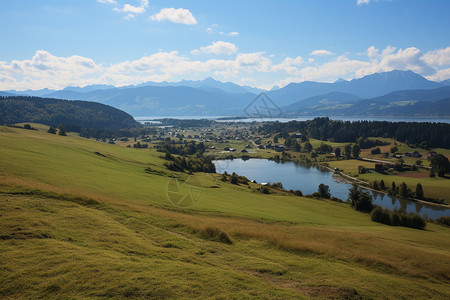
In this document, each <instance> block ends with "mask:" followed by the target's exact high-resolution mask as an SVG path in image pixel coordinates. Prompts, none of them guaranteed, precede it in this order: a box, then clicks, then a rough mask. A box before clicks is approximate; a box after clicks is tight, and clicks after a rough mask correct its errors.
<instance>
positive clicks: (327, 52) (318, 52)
mask: <svg viewBox="0 0 450 300" xmlns="http://www.w3.org/2000/svg"><path fill="white" fill-rule="evenodd" d="M332 54H334V53H333V52H330V51H328V50H314V51H313V52H311V54H310V55H318V56H324V55H332Z"/></svg>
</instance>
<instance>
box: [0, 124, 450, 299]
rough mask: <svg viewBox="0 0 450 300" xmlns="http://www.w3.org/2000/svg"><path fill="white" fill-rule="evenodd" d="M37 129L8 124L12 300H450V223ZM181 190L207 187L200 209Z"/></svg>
mask: <svg viewBox="0 0 450 300" xmlns="http://www.w3.org/2000/svg"><path fill="white" fill-rule="evenodd" d="M33 127H36V128H37V129H39V131H33V130H24V129H18V128H9V127H3V126H0V215H1V218H0V228H1V233H0V235H1V238H0V257H1V261H2V262H5V263H2V265H1V266H0V278H1V282H2V285H1V286H0V295H1V297H2V298H6V299H8V298H10V299H13V298H42V297H47V298H98V297H111V298H124V297H131V298H152V297H153V298H186V297H187V298H251V297H253V298H273V299H280V298H282V299H287V298H296V299H308V298H311V297H318V298H332V297H335V298H336V297H337V298H348V299H360V298H391V299H398V298H436V299H447V298H449V297H450V289H449V288H448V286H449V283H450V282H449V281H450V278H449V276H448V274H450V252H449V250H448V249H450V230H449V228H447V227H443V226H440V225H436V224H432V223H428V224H427V228H426V229H425V230H415V229H411V228H401V227H390V226H386V225H382V224H378V223H374V222H372V221H371V220H370V217H369V215H367V214H363V213H359V212H356V211H354V210H353V209H351V208H350V207H349V206H348V205H346V204H341V203H336V202H331V201H327V200H317V199H311V198H304V197H295V196H287V195H282V194H270V195H263V194H260V193H256V192H255V190H254V189H252V188H249V187H248V186H246V185H232V184H230V183H228V182H222V181H221V180H220V176H219V175H218V174H204V173H196V174H195V175H190V174H187V173H179V172H172V171H169V170H167V169H166V168H165V167H164V162H165V161H164V159H163V158H161V156H162V153H160V152H156V151H155V150H154V149H152V150H148V149H133V148H125V147H120V146H117V145H108V144H106V143H99V142H96V141H92V140H88V139H84V138H80V137H78V136H76V135H72V134H69V135H68V136H65V137H64V136H57V135H51V134H47V133H46V127H45V126H42V125H36V124H33ZM345 162H346V163H347V165H348V163H349V162H351V161H345ZM336 163H341V161H339V162H336ZM342 163H344V162H342ZM147 167H150V168H151V170H152V172H150V173H146V172H145V168H147ZM342 168H343V169H344V170H345V169H346V168H347V169H348V170H352V167H350V166H349V165H348V167H345V165H344V166H343V167H342ZM356 168H357V166H356ZM366 175H367V176H369V175H372V174H365V176H366ZM394 177H395V176H394ZM367 179H370V177H368V178H367ZM174 180H178V182H179V183H181V184H182V183H184V182H186V183H188V184H189V186H190V187H193V188H194V187H195V189H196V190H200V191H201V192H200V197H199V198H198V202H196V203H195V205H193V206H192V207H179V206H174V205H173V204H172V203H171V202H170V201H169V198H170V197H169V196H168V191H169V190H170V188H169V187H170V184H171V182H173V181H174ZM395 180H396V182H397V179H395ZM405 180H416V178H406V177H405ZM405 182H406V181H405ZM436 182H437V181H436ZM399 183H400V182H399ZM422 184H423V183H422ZM424 190H425V193H427V190H426V189H425V185H424Z"/></svg>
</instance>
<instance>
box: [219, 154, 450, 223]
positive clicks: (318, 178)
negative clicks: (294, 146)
mask: <svg viewBox="0 0 450 300" xmlns="http://www.w3.org/2000/svg"><path fill="white" fill-rule="evenodd" d="M214 164H215V166H216V170H217V173H223V172H225V171H226V172H227V173H229V174H231V173H233V172H235V173H236V174H239V175H242V176H245V177H247V178H248V179H250V180H256V181H257V182H258V183H262V182H272V183H274V182H282V183H283V186H284V188H285V189H287V190H290V189H292V190H301V191H302V192H303V194H304V195H307V194H312V193H314V192H317V188H318V186H319V184H321V183H324V184H326V185H328V186H329V187H330V192H331V195H332V196H335V197H337V198H339V199H341V200H343V201H345V200H347V196H348V189H349V188H351V186H352V185H351V184H349V183H348V182H346V181H344V180H343V179H342V178H341V177H340V176H337V175H334V174H333V173H332V172H330V171H328V170H326V169H323V168H319V167H317V166H315V165H312V164H307V163H300V162H280V163H277V162H275V161H271V160H267V159H249V160H242V159H233V160H216V161H214ZM369 193H370V194H371V195H372V196H373V198H374V203H375V204H378V205H380V206H382V207H385V208H388V209H391V210H393V209H399V210H401V211H405V212H408V213H409V212H415V213H418V214H419V215H421V216H423V217H426V218H431V219H436V218H438V217H440V216H450V209H446V208H441V207H439V206H436V205H430V204H424V203H421V202H415V201H408V200H401V199H396V198H393V197H391V196H388V195H385V194H382V193H377V192H373V191H369Z"/></svg>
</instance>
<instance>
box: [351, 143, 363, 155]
mask: <svg viewBox="0 0 450 300" xmlns="http://www.w3.org/2000/svg"><path fill="white" fill-rule="evenodd" d="M359 153H361V149H360V148H359V145H357V144H354V145H353V148H352V154H353V157H354V158H358V157H359Z"/></svg>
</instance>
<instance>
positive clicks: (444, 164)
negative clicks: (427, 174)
mask: <svg viewBox="0 0 450 300" xmlns="http://www.w3.org/2000/svg"><path fill="white" fill-rule="evenodd" d="M431 169H432V170H433V171H434V172H436V173H437V176H439V177H444V175H445V173H448V172H450V162H449V161H448V158H447V157H445V156H444V155H442V154H436V155H435V156H434V157H433V158H431Z"/></svg>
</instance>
